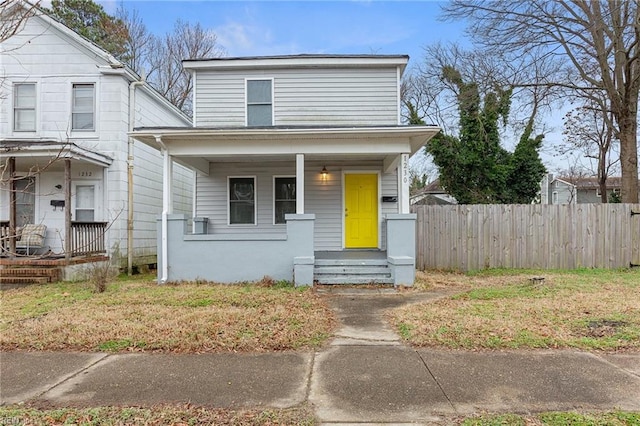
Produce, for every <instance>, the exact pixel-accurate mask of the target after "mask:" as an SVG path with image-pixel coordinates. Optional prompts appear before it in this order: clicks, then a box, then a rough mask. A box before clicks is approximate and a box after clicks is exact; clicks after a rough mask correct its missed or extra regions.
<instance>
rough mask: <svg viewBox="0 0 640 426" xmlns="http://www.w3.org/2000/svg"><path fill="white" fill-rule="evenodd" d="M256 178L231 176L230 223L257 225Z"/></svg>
mask: <svg viewBox="0 0 640 426" xmlns="http://www.w3.org/2000/svg"><path fill="white" fill-rule="evenodd" d="M255 187H256V178H255V177H230V178H229V224H230V225H255V223H256V193H255Z"/></svg>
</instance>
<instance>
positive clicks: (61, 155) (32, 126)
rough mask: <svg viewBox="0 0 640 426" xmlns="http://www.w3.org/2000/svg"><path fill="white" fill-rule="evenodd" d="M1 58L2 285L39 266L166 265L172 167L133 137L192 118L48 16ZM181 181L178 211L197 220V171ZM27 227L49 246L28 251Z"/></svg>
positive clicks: (26, 29) (31, 24) (32, 23)
mask: <svg viewBox="0 0 640 426" xmlns="http://www.w3.org/2000/svg"><path fill="white" fill-rule="evenodd" d="M25 6H26V7H30V6H29V5H28V4H26V3H25V4H23V5H19V4H16V7H25ZM0 52H1V53H0V54H1V55H2V56H1V58H0V59H1V60H0V74H1V75H2V77H1V80H2V81H1V83H2V84H1V87H0V230H1V231H2V232H1V233H0V236H1V238H2V239H1V240H0V241H1V244H0V264H1V265H2V266H0V268H4V269H3V270H2V272H3V273H2V276H3V277H2V278H4V279H7V278H8V276H9V275H11V273H10V270H9V267H10V266H11V265H14V264H20V265H22V266H25V265H29V259H31V260H33V262H35V263H31V264H30V265H31V266H35V265H42V264H45V263H46V265H48V266H51V265H62V266H65V265H69V264H72V263H73V264H75V263H78V262H79V260H78V259H79V258H84V257H87V256H89V255H99V256H110V257H111V258H112V261H113V263H115V265H117V266H119V267H126V266H129V267H131V268H133V267H135V266H137V265H145V264H154V263H156V238H157V237H156V223H155V222H156V217H157V215H159V214H160V211H161V207H162V179H161V178H162V170H163V163H162V157H161V156H160V154H159V153H158V152H157V150H155V149H152V148H150V147H149V146H147V145H145V144H141V143H135V144H134V141H133V139H131V138H129V136H128V132H129V131H130V130H132V129H133V128H134V127H139V126H159V125H162V126H178V127H186V126H190V125H191V120H190V119H189V118H188V117H187V116H185V115H184V114H183V113H182V112H181V111H179V110H178V109H177V108H175V107H174V106H173V105H171V104H170V103H169V102H168V101H167V100H166V99H165V98H164V97H162V96H161V95H160V94H158V92H156V91H155V90H154V89H153V88H151V87H150V86H149V85H148V84H147V83H146V82H145V81H143V80H142V79H141V78H140V76H139V75H137V74H136V73H135V72H133V71H132V70H131V69H130V68H128V67H127V66H126V65H125V64H124V63H123V62H121V61H119V60H117V59H116V58H114V57H113V56H112V55H110V54H109V53H108V52H106V51H105V50H103V49H101V48H100V47H98V46H96V45H95V44H93V43H91V42H90V41H88V40H87V39H85V38H83V37H81V36H80V35H78V34H77V33H75V32H74V31H72V30H70V29H69V28H67V27H65V26H64V25H62V24H61V23H59V22H58V21H56V20H55V19H53V18H51V17H50V16H48V15H47V14H45V13H43V12H42V11H40V10H38V9H34V14H33V16H31V17H30V18H29V19H28V20H27V21H26V23H25V24H24V26H23V27H22V28H21V29H20V31H19V32H18V33H17V34H16V35H15V36H13V37H10V38H9V39H7V40H6V41H4V42H2V43H1V44H0ZM173 173H174V174H173V176H172V182H173V189H172V191H173V192H172V195H173V199H174V208H175V210H176V211H179V212H190V211H191V207H192V191H193V172H192V171H191V170H189V169H187V168H186V167H182V166H176V167H174V168H173ZM26 225H44V226H38V227H37V229H39V231H37V232H42V237H44V238H43V240H38V238H36V239H33V238H29V240H30V244H31V247H30V248H28V249H27V250H24V247H23V246H24V244H25V241H24V238H27V237H28V236H27V235H25V236H24V238H23V239H22V241H21V229H25V228H24V227H25V226H26ZM26 229H28V230H33V229H35V228H34V227H29V228H26ZM37 240H38V241H37ZM21 248H22V250H21ZM25 256H27V257H25ZM34 256H35V257H37V259H35V258H34ZM38 262H40V263H38ZM29 273H32V274H36V273H37V271H35V270H33V271H31V272H29ZM21 274H22V276H24V275H25V274H26V272H24V271H22V272H21ZM67 278H71V277H67Z"/></svg>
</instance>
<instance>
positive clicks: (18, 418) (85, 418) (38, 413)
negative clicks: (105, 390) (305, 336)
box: [0, 405, 317, 426]
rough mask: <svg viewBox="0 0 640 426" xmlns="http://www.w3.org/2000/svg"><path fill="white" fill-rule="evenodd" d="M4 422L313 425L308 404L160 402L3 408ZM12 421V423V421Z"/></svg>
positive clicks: (0, 418)
mask: <svg viewBox="0 0 640 426" xmlns="http://www.w3.org/2000/svg"><path fill="white" fill-rule="evenodd" d="M0 422H2V424H19V425H24V426H41V425H42V426H45V425H46V426H49V425H70V424H74V425H76V424H77V425H80V424H82V425H89V424H90V425H149V426H150V425H153V426H160V425H174V426H186V425H239V426H249V425H314V424H317V421H316V419H315V416H314V415H313V413H312V411H311V410H310V409H309V407H306V406H305V407H300V408H291V409H262V410H260V409H256V410H232V409H213V408H204V407H194V406H190V405H186V406H182V407H175V406H167V405H159V406H154V407H151V408H138V407H131V408H129V407H100V408H85V409H78V408H60V409H46V410H41V409H37V408H24V407H0ZM11 422H13V423H11Z"/></svg>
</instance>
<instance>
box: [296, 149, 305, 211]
mask: <svg viewBox="0 0 640 426" xmlns="http://www.w3.org/2000/svg"><path fill="white" fill-rule="evenodd" d="M296 214H304V154H296Z"/></svg>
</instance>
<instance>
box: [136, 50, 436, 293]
mask: <svg viewBox="0 0 640 426" xmlns="http://www.w3.org/2000/svg"><path fill="white" fill-rule="evenodd" d="M408 59H409V57H408V56H404V55H293V56H269V57H242V58H216V59H193V60H185V61H183V65H184V67H185V68H186V69H187V70H189V72H191V73H193V76H194V81H195V85H194V86H195V87H194V95H193V105H194V127H188V126H162V127H138V128H137V129H136V130H135V131H134V132H133V133H132V135H133V137H134V138H136V139H137V140H139V141H141V142H143V143H144V144H147V145H149V146H151V147H154V148H157V149H159V150H161V151H162V154H163V156H164V159H165V168H164V173H163V183H164V194H165V204H164V207H163V214H162V215H161V218H160V220H159V229H160V232H159V241H158V245H159V252H160V255H159V264H158V279H159V282H161V283H164V282H172V281H179V280H211V281H218V282H236V281H246V280H258V279H261V278H262V277H264V276H268V277H270V278H272V279H274V280H289V281H293V282H295V284H296V285H311V284H313V283H314V282H316V283H393V284H396V285H411V284H412V283H413V281H414V272H415V215H413V214H410V213H409V184H410V179H409V172H408V160H409V156H410V155H412V154H413V153H415V152H417V151H418V150H419V149H420V148H421V147H422V146H424V144H425V143H426V142H427V141H428V140H429V139H430V138H431V137H433V136H434V135H435V134H436V133H437V132H438V131H439V129H438V128H437V127H434V126H405V125H402V124H401V117H400V107H401V100H400V79H401V77H402V73H403V71H404V69H405V67H406V65H407V62H408ZM172 160H178V161H179V162H180V163H181V164H187V165H189V166H190V167H192V168H193V169H194V170H195V171H196V172H197V177H196V189H195V201H194V206H195V212H194V213H195V219H193V224H192V226H187V225H188V221H189V218H188V217H186V216H185V215H183V214H176V213H175V205H174V203H173V202H172V200H171V198H170V197H169V194H170V193H171V189H172V188H173V186H174V184H175V183H174V181H173V180H172V171H171V167H172V164H173V163H172Z"/></svg>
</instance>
